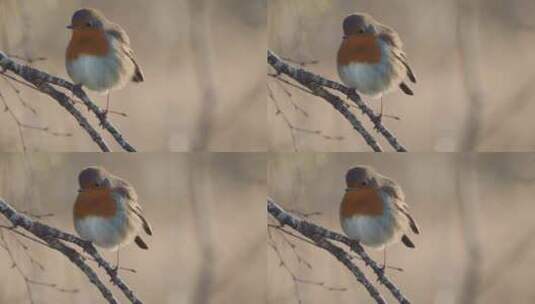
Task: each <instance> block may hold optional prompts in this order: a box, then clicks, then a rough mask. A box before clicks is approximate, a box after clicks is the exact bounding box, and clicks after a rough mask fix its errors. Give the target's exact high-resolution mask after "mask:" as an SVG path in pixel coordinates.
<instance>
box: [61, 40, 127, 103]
mask: <svg viewBox="0 0 535 304" xmlns="http://www.w3.org/2000/svg"><path fill="white" fill-rule="evenodd" d="M66 67H67V73H68V74H69V76H70V77H71V78H72V80H73V81H74V82H75V83H76V84H82V85H83V86H85V87H87V88H88V89H90V90H93V91H98V92H104V93H105V92H107V91H108V90H112V89H119V88H121V87H123V86H124V85H125V84H126V82H127V81H128V80H130V79H132V76H133V75H134V72H135V65H134V62H133V61H132V60H131V59H130V58H128V56H126V55H125V54H124V52H123V51H122V50H120V49H118V46H117V45H116V43H113V44H112V48H111V49H110V52H109V53H108V54H107V55H106V56H92V55H86V54H83V55H80V56H78V57H77V58H76V59H75V60H71V61H68V62H67V63H66Z"/></svg>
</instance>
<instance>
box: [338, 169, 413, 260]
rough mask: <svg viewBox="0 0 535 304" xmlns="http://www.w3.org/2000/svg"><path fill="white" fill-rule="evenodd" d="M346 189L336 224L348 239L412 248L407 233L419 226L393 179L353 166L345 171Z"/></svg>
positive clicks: (379, 245) (364, 242)
mask: <svg viewBox="0 0 535 304" xmlns="http://www.w3.org/2000/svg"><path fill="white" fill-rule="evenodd" d="M345 180H346V190H345V194H344V197H343V199H342V202H341V204H340V225H341V227H342V230H343V231H344V233H345V234H346V235H347V236H348V237H349V238H350V239H352V240H355V241H358V242H359V243H361V244H363V245H365V246H368V247H371V248H375V249H379V250H380V249H384V263H383V267H385V266H386V247H387V246H388V245H391V244H394V243H397V242H399V241H401V242H402V243H403V244H404V245H405V246H407V247H409V248H415V247H416V246H415V245H414V243H413V241H412V240H411V239H410V238H409V237H408V236H407V233H408V231H409V230H411V231H412V232H413V233H415V234H419V233H420V228H419V227H418V224H417V223H416V221H415V220H414V218H413V217H412V216H411V214H410V213H409V207H408V205H407V203H406V201H405V194H404V193H403V191H402V189H401V187H400V185H399V184H398V183H396V182H395V181H394V180H392V179H390V178H388V177H386V176H383V175H381V174H379V173H378V172H377V171H376V170H375V169H374V168H372V167H369V166H356V167H354V168H351V169H349V170H348V171H347V173H346V176H345Z"/></svg>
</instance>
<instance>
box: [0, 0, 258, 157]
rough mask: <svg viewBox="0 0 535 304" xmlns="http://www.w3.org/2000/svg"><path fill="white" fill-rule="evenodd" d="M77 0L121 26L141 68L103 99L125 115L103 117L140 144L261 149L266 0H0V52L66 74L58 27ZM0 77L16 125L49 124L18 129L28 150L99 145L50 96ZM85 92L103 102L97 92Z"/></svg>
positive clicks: (9, 129) (13, 129)
mask: <svg viewBox="0 0 535 304" xmlns="http://www.w3.org/2000/svg"><path fill="white" fill-rule="evenodd" d="M81 7H93V8H97V9H99V10H101V11H102V12H103V13H104V14H105V16H107V17H108V19H110V20H111V21H113V22H116V23H119V24H120V25H121V26H122V27H123V28H124V29H125V30H126V32H127V33H128V35H129V36H130V39H131V44H132V49H133V50H134V52H135V56H136V59H137V62H138V63H139V64H140V66H141V67H142V69H143V71H144V73H145V82H143V83H141V84H134V83H130V84H128V85H127V86H126V87H124V88H123V89H122V90H119V91H113V92H112V94H111V99H110V103H111V107H110V109H111V110H115V111H119V112H124V113H126V114H127V115H128V117H127V118H124V117H121V116H118V115H111V116H110V120H111V121H112V123H114V124H116V125H117V126H118V127H119V130H120V131H122V132H123V134H124V135H125V137H126V138H127V139H128V140H130V142H131V143H132V144H133V145H134V146H135V147H136V148H137V149H138V151H169V150H171V151H190V150H203V151H204V150H209V151H259V150H265V147H266V137H267V133H266V132H267V126H266V123H265V121H266V107H265V50H266V43H267V40H266V0H225V1H216V0H179V1H176V0H156V1H143V0H120V1H106V0H93V1H74V0H68V1H66V0H27V1H19V0H0V50H2V51H3V52H5V53H8V54H12V55H16V56H19V57H22V58H39V57H44V58H46V60H44V61H41V60H38V61H36V62H34V63H33V65H34V66H35V67H36V68H39V69H42V70H44V71H46V72H48V73H50V74H52V75H57V76H59V77H63V78H66V79H69V78H68V75H67V72H66V70H65V67H64V56H65V49H66V47H67V44H68V42H69V40H70V32H69V30H67V29H66V28H65V26H66V25H67V24H69V22H70V19H71V15H72V13H73V12H74V11H75V10H77V9H79V8H81ZM1 78H3V79H0V92H1V93H2V95H3V96H4V98H5V99H6V103H7V104H8V106H9V108H10V109H12V110H13V112H14V115H15V116H16V117H17V118H18V119H19V120H20V121H21V122H22V123H24V124H27V125H30V126H34V127H41V128H43V127H48V128H50V130H49V132H41V131H38V130H35V129H30V128H24V129H23V136H24V138H25V145H26V148H27V150H29V151H35V150H38V151H95V150H97V149H98V147H97V146H96V145H95V144H94V143H93V142H92V141H91V140H90V138H89V137H88V136H87V135H86V134H85V132H84V131H83V130H82V129H81V128H79V126H78V125H77V123H76V121H75V120H74V119H73V118H72V117H71V116H70V115H69V114H67V113H66V111H65V110H64V109H63V108H62V107H60V106H59V105H58V104H57V102H56V101H54V100H52V99H50V98H49V97H48V96H45V95H43V94H40V93H37V92H35V91H34V90H31V89H29V88H26V87H24V86H22V85H20V84H18V83H16V82H13V81H10V80H7V79H6V78H4V77H1ZM17 91H20V93H17ZM88 94H89V96H90V97H91V98H92V99H93V101H95V102H96V103H97V104H98V105H99V106H101V107H104V106H105V104H106V96H105V95H100V94H98V93H95V92H91V91H88ZM20 98H22V100H23V102H26V103H27V104H28V105H29V106H30V107H32V108H34V109H35V110H36V113H35V114H34V113H32V111H31V110H30V109H28V108H27V107H24V106H23V105H22V101H21V100H20ZM0 106H4V105H3V104H0ZM2 108H3V107H2ZM80 109H81V110H82V111H83V112H84V113H86V114H87V111H86V109H85V107H80ZM10 114H11V113H10V112H9V111H8V112H5V113H3V114H1V116H0V117H1V119H0V151H21V150H22V149H23V147H22V143H21V140H20V138H19V137H20V136H19V134H18V131H17V123H16V121H15V119H13V117H12V115H10ZM87 116H88V117H91V119H92V121H93V122H94V119H93V115H87ZM95 125H96V126H98V124H96V123H95ZM51 132H59V133H67V132H68V133H72V137H64V136H54V135H52V134H51ZM113 148H117V147H115V146H113Z"/></svg>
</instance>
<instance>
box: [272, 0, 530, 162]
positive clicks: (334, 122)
mask: <svg viewBox="0 0 535 304" xmlns="http://www.w3.org/2000/svg"><path fill="white" fill-rule="evenodd" d="M534 10H535V2H534V1H531V0H485V1H482V0H458V1H456V0H443V1H425V0H410V1H403V0H362V1H354V0H309V1H299V0H271V1H270V3H269V8H268V26H269V34H268V37H269V42H268V44H269V47H270V48H271V49H272V50H273V51H274V52H276V53H277V54H278V55H280V56H283V57H287V58H291V59H293V60H295V61H298V62H310V61H311V60H318V61H319V63H317V64H310V65H307V66H306V69H308V70H310V71H312V72H314V73H317V74H320V75H322V76H324V77H327V78H329V79H333V80H336V81H338V74H337V71H336V53H337V50H338V47H339V45H340V43H341V39H342V28H341V24H342V20H343V18H344V17H345V16H347V15H349V14H351V13H353V12H367V13H370V14H371V15H372V16H374V17H375V18H376V19H377V20H379V21H380V22H382V23H384V24H386V25H389V26H391V27H393V28H395V29H396V31H397V32H398V33H399V34H400V36H401V38H402V40H403V42H404V49H405V51H406V53H407V55H408V58H409V62H410V64H411V66H412V69H413V70H414V72H415V74H416V78H417V80H418V83H417V84H415V85H413V86H412V87H413V89H414V92H415V95H414V96H412V97H411V96H407V95H405V94H403V93H402V92H401V91H400V90H396V91H395V92H393V93H391V94H388V95H386V96H385V97H384V99H383V101H384V104H385V113H387V114H391V115H396V116H399V117H401V121H396V120H393V119H388V118H385V119H384V123H385V125H386V126H387V127H388V128H390V129H391V130H392V131H393V132H394V133H395V134H396V135H397V136H398V138H399V139H400V140H401V142H402V143H404V144H405V145H406V146H407V147H408V149H409V151H471V150H478V151H531V150H533V149H534V148H535V138H534V137H533V136H532V134H531V131H530V130H531V129H533V127H534V126H535V122H534V120H533V119H532V115H531V113H533V112H534V111H535V102H534V101H535V88H534V87H533V85H532V83H533V81H534V79H535V73H534V72H533V69H529V68H526V67H530V66H533V65H534V64H535V52H533V47H534V45H535V21H534V20H533V18H532V12H533V11H534ZM268 83H269V87H270V89H271V90H272V91H273V93H274V95H275V98H276V99H277V103H278V105H279V107H280V109H281V110H282V111H283V112H284V113H285V114H286V116H287V117H288V119H289V120H290V122H291V123H292V124H293V125H294V126H296V127H299V128H305V129H308V130H312V131H317V130H319V131H321V132H322V134H323V135H328V136H342V137H344V139H343V140H340V141H338V140H334V141H333V140H326V139H325V138H323V137H322V136H318V135H316V134H311V133H310V132H299V131H296V132H295V142H296V144H295V146H296V148H297V149H298V150H300V151H323V152H328V151H369V147H367V146H366V145H365V143H364V141H363V140H362V139H361V138H360V137H359V136H358V135H356V133H355V131H354V130H352V128H351V126H350V124H349V123H348V122H347V121H346V120H345V119H343V117H341V115H340V114H339V113H338V112H336V111H334V110H333V109H332V106H331V105H329V104H328V103H326V102H325V101H323V100H322V99H319V98H317V97H314V96H311V95H309V94H306V93H303V92H301V91H300V90H297V89H295V88H292V87H289V86H287V85H285V84H283V83H279V82H278V81H277V80H274V79H270V80H269V81H268ZM285 90H287V91H289V92H290V93H291V97H288V95H289V94H287V92H285ZM341 97H343V98H345V97H344V96H341ZM367 101H368V103H369V104H370V106H371V107H372V108H374V109H375V110H376V111H378V110H379V101H375V100H367ZM294 104H297V106H298V107H300V108H302V109H303V110H304V111H306V113H307V114H308V116H307V115H303V113H302V111H301V110H296V109H295V106H294ZM276 113H277V109H276V107H275V105H274V103H273V102H272V101H270V102H269V103H268V121H269V125H270V128H271V130H272V131H271V132H270V136H269V138H270V150H272V151H291V150H294V148H295V147H294V144H293V142H292V138H291V134H290V130H289V128H288V126H287V124H286V123H285V121H284V119H283V118H282V116H281V115H275V114H276ZM357 114H358V117H361V118H362V115H361V114H360V112H359V113H357ZM362 120H363V122H364V121H365V122H366V124H367V125H368V126H369V124H368V121H367V119H362ZM369 129H370V130H371V127H370V128H369ZM382 142H384V141H383V140H382Z"/></svg>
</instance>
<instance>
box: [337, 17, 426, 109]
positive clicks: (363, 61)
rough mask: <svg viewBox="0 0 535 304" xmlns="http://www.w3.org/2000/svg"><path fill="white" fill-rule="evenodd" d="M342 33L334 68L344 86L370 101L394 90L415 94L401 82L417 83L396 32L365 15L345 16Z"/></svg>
mask: <svg viewBox="0 0 535 304" xmlns="http://www.w3.org/2000/svg"><path fill="white" fill-rule="evenodd" d="M343 30H344V37H343V40H342V44H341V45H340V48H339V49H338V56H337V66H338V75H339V76H340V79H341V80H342V82H343V83H344V84H345V85H347V86H348V87H350V88H353V89H356V90H357V91H358V92H360V93H362V94H364V95H368V96H370V97H382V96H383V94H385V93H387V92H388V91H390V90H391V89H393V88H394V87H396V86H399V88H400V89H401V90H402V91H403V92H404V93H405V94H407V95H413V94H414V93H413V92H412V90H411V89H410V88H409V86H408V85H407V84H406V83H405V80H404V79H405V77H408V79H409V80H410V81H412V82H413V83H416V77H414V73H413V72H412V70H411V68H410V66H409V63H408V60H407V56H406V55H405V53H404V52H403V50H402V43H401V39H400V37H399V35H398V33H397V32H396V31H395V30H393V29H392V28H390V27H388V26H386V25H383V24H381V23H379V22H377V21H376V20H375V19H374V18H373V17H372V16H370V15H368V14H364V13H355V14H352V15H349V16H347V17H346V18H345V19H344V23H343ZM381 100H382V99H381ZM381 114H382V102H381Z"/></svg>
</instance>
